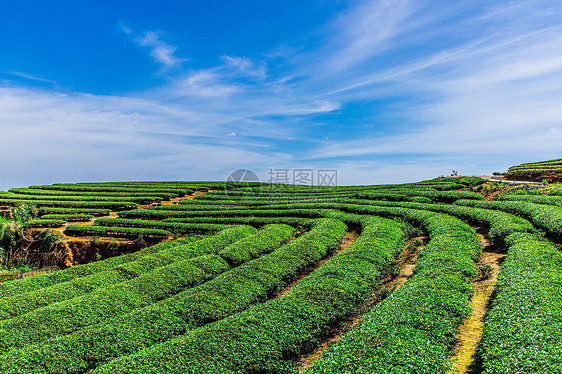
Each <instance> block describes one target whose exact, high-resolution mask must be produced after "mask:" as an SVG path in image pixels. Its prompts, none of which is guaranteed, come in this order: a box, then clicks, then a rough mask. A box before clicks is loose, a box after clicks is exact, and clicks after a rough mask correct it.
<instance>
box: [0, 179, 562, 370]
mask: <svg viewBox="0 0 562 374" xmlns="http://www.w3.org/2000/svg"><path fill="white" fill-rule="evenodd" d="M489 188H496V187H495V185H494V183H490V182H487V181H486V180H484V179H481V178H477V177H451V178H438V179H434V180H428V181H422V182H418V183H409V184H395V185H373V186H340V187H312V186H293V185H267V184H264V185H260V184H258V183H236V182H229V183H222V182H221V183H218V182H113V183H75V184H53V185H45V186H30V187H29V188H14V189H11V190H9V191H6V192H0V206H3V207H4V208H3V211H4V212H5V213H4V218H0V220H1V221H0V222H1V223H2V226H1V227H2V231H0V246H1V247H2V248H4V252H3V256H4V258H7V257H8V255H9V254H11V253H16V252H17V250H18V243H22V242H25V241H26V240H28V241H29V240H36V241H38V240H44V239H38V238H41V236H40V235H43V236H42V237H48V234H50V235H53V236H54V237H55V239H56V240H57V241H58V242H65V241H66V242H68V243H70V242H80V241H84V242H87V243H88V245H90V246H92V245H95V243H96V241H98V240H102V239H106V240H117V241H127V240H129V241H131V240H132V241H139V240H142V241H143V242H144V243H145V244H144V245H143V248H141V249H139V250H135V251H125V250H123V251H121V252H119V253H116V254H115V255H112V256H107V255H103V256H98V257H94V258H92V259H91V261H74V260H73V261H74V263H73V266H67V267H66V268H64V269H60V270H55V271H49V272H46V273H44V274H39V275H35V276H32V277H27V278H21V279H13V280H5V281H3V282H0V373H162V374H163V373H248V374H257V373H297V372H300V373H306V374H316V373H338V374H340V373H396V374H398V373H400V374H402V373H415V374H423V373H428V374H436V373H456V372H461V373H462V372H465V373H487V374H491V373H505V374H508V373H561V372H562V293H561V292H560V289H562V255H561V254H560V251H559V249H560V243H561V242H560V240H561V238H562V188H556V187H555V186H554V187H553V186H548V187H546V188H542V187H538V186H521V187H518V186H516V187H509V188H505V189H504V190H502V193H500V194H498V195H494V199H493V200H490V196H489V195H487V194H486V191H487V189H489ZM26 207H27V208H26ZM26 209H27V210H26ZM28 210H29V211H31V213H28ZM21 212H25V213H26V214H23V213H21ZM18 214H19V215H18ZM22 217H23V218H22ZM14 222H15V223H14ZM18 224H19V225H20V226H18ZM14 227H18V229H17V230H15V229H14ZM10 230H12V231H10ZM20 231H21V232H22V234H18V233H19V232H20ZM42 232H44V233H45V234H43V233H42ZM10 233H11V234H10ZM55 234H56V235H55ZM18 235H23V237H18ZM26 235H27V236H26ZM38 235H39V236H38ZM107 238H109V239H107ZM141 238H142V239H141ZM53 248H55V247H53ZM56 248H63V247H56ZM64 248H66V247H64ZM119 248H120V247H119ZM8 249H9V250H8ZM81 262H83V263H81ZM61 267H64V266H61ZM478 300H480V301H478ZM477 301H478V302H477ZM480 304H481V305H480ZM478 305H480V307H479V306H478ZM474 316H477V318H474ZM478 316H481V317H478Z"/></svg>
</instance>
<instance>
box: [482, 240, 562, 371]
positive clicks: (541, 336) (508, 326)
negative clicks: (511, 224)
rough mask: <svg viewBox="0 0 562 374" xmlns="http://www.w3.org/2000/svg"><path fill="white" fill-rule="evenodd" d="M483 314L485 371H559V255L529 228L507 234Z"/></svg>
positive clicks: (561, 283)
mask: <svg viewBox="0 0 562 374" xmlns="http://www.w3.org/2000/svg"><path fill="white" fill-rule="evenodd" d="M506 241H507V242H509V243H510V246H509V252H508V257H507V259H506V260H505V262H504V263H503V264H502V267H501V270H500V274H499V282H498V284H497V287H496V298H495V300H494V304H493V306H492V308H491V310H490V312H489V314H488V315H487V317H486V323H485V330H484V338H483V343H482V349H481V351H480V353H481V356H482V365H483V368H484V370H483V371H482V372H483V373H486V374H511V373H537V374H538V373H549V374H554V373H560V372H562V345H561V344H560V342H561V341H562V308H561V307H560V306H561V305H562V293H560V289H561V288H562V255H561V254H560V252H559V251H558V250H557V249H556V248H555V247H554V245H552V243H550V242H548V241H546V240H544V239H543V238H541V237H539V236H537V235H534V234H520V233H518V234H513V235H511V236H509V237H508V238H507V240H506Z"/></svg>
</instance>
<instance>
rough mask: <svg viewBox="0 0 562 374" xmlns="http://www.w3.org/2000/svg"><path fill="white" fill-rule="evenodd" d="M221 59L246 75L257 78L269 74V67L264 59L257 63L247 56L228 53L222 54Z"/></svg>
mask: <svg viewBox="0 0 562 374" xmlns="http://www.w3.org/2000/svg"><path fill="white" fill-rule="evenodd" d="M221 59H222V60H223V61H224V62H225V64H226V65H227V66H230V67H233V68H235V69H237V70H238V71H239V72H240V73H241V74H243V75H244V76H247V77H256V78H265V77H266V76H267V67H266V65H265V63H264V62H263V61H262V62H260V63H255V62H254V61H252V60H250V59H249V58H247V57H239V56H226V55H225V56H221Z"/></svg>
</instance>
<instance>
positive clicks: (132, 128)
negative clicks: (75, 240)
mask: <svg viewBox="0 0 562 374" xmlns="http://www.w3.org/2000/svg"><path fill="white" fill-rule="evenodd" d="M561 9H562V8H560V6H559V3H557V2H556V1H514V2H509V1H495V2H489V1H473V0H471V1H455V2H451V1H399V0H397V1H348V2H336V1H320V0H319V1H304V2H303V1H283V2H272V1H237V2H227V1H207V2H195V1H188V2H179V1H178V2H164V3H163V4H158V5H156V4H155V3H154V2H144V1H134V2H133V1H122V2H106V1H96V2H87V3H86V2H70V1H68V2H63V1H53V2H39V1H37V2H35V1H25V2H24V1H22V2H12V1H2V12H1V13H0V34H1V35H2V37H1V38H0V51H1V53H0V160H2V162H1V163H0V189H7V188H10V187H16V186H27V185H30V184H46V183H55V182H75V181H105V180H225V179H226V178H227V176H228V174H229V173H230V172H231V171H233V170H235V169H239V168H249V169H252V170H255V171H256V172H257V173H258V174H259V175H260V176H261V177H262V179H263V180H266V179H267V174H266V173H267V171H268V170H269V169H270V168H274V169H287V168H288V169H297V168H307V169H326V168H328V169H337V170H338V172H339V174H338V176H339V180H338V182H339V183H340V184H367V183H369V184H370V183H395V182H406V181H415V180H421V179H429V178H433V177H436V176H439V175H442V174H448V173H450V172H451V170H453V169H454V170H457V171H459V172H460V173H462V174H489V173H491V172H492V171H496V170H498V171H502V170H505V169H506V168H507V167H508V166H510V165H513V164H517V163H520V162H525V161H536V160H541V159H549V158H557V157H562V152H561V148H560V144H562V119H561V118H562V105H561V104H562V23H561V22H560V19H562V10H561Z"/></svg>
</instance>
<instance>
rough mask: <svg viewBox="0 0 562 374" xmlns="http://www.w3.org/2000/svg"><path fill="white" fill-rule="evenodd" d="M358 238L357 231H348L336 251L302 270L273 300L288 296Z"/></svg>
mask: <svg viewBox="0 0 562 374" xmlns="http://www.w3.org/2000/svg"><path fill="white" fill-rule="evenodd" d="M358 237H359V233H358V232H357V231H348V232H347V233H346V234H345V236H344V237H343V238H342V240H341V243H340V246H339V247H338V249H337V250H336V251H334V252H332V253H330V255H328V256H326V257H325V258H323V259H322V260H321V261H320V262H318V263H317V264H315V265H314V266H310V267H307V268H306V269H304V270H303V271H302V272H301V273H300V274H299V275H298V276H297V277H296V278H295V279H294V280H293V281H292V282H291V283H289V284H288V285H287V286H286V287H285V288H283V290H281V291H280V292H278V293H277V294H276V295H275V296H274V297H273V299H278V298H280V297H282V296H285V295H286V294H288V293H289V292H291V290H292V289H293V288H294V287H295V286H296V285H297V284H298V283H299V282H300V281H301V280H303V279H304V278H305V277H306V276H307V275H309V274H310V273H312V272H313V271H315V270H317V269H319V268H320V267H321V266H322V265H324V264H325V263H326V262H328V260H330V259H331V258H332V257H334V256H335V255H337V254H338V253H340V252H343V251H345V250H346V249H347V248H349V246H350V245H352V244H353V242H354V241H355V240H356V239H357V238H358Z"/></svg>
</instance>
